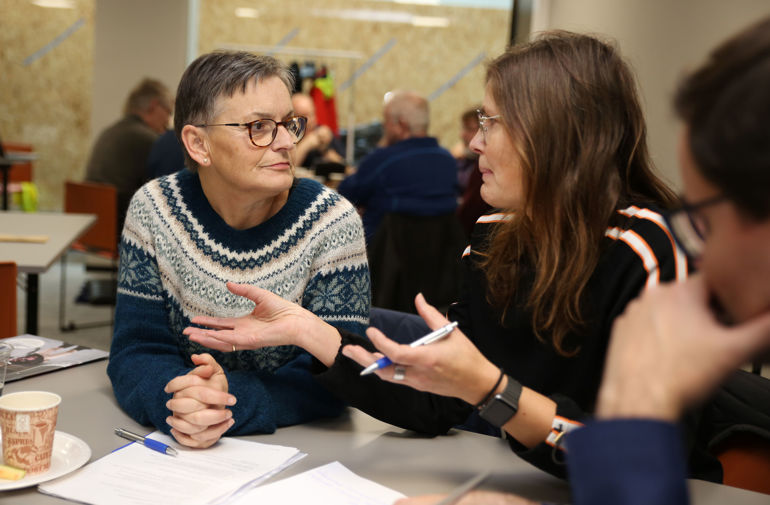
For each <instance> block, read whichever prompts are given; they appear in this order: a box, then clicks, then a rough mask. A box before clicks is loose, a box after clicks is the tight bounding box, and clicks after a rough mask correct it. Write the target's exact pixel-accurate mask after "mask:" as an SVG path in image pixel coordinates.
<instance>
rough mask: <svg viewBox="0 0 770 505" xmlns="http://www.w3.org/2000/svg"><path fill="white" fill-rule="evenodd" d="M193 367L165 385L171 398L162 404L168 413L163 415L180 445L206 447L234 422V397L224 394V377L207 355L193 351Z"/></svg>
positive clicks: (226, 385)
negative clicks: (169, 414) (171, 394)
mask: <svg viewBox="0 0 770 505" xmlns="http://www.w3.org/2000/svg"><path fill="white" fill-rule="evenodd" d="M192 361H193V363H194V364H195V365H196V367H195V368H194V369H193V370H191V371H190V372H188V373H187V374H186V375H181V376H179V377H175V378H174V379H172V380H171V381H169V383H168V384H167V385H166V387H165V391H166V393H173V395H174V396H173V397H172V398H171V399H170V400H169V401H168V402H167V403H166V407H167V408H168V409H169V410H170V411H171V412H172V415H171V416H169V417H167V418H166V422H167V423H168V424H169V425H170V426H171V434H172V435H173V437H174V438H175V439H176V440H177V442H179V443H180V444H182V445H186V446H188V447H197V448H206V447H209V446H211V445H213V444H214V443H216V441H217V440H219V439H220V438H221V437H222V435H223V434H224V433H225V432H226V431H227V430H228V429H229V428H230V427H231V426H232V425H233V424H234V422H235V421H233V419H232V417H233V414H232V411H230V410H229V409H227V408H226V407H227V406H232V405H235V402H236V399H235V397H234V396H233V395H231V394H228V392H227V390H228V384H227V377H226V376H225V373H224V370H223V369H222V367H221V365H219V363H217V362H216V360H214V358H213V357H212V356H211V355H210V354H194V355H193V356H192Z"/></svg>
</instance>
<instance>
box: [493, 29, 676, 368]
mask: <svg viewBox="0 0 770 505" xmlns="http://www.w3.org/2000/svg"><path fill="white" fill-rule="evenodd" d="M487 84H488V86H489V90H490V93H491V94H492V98H493V99H494V101H495V103H496V104H497V107H498V109H499V112H500V114H501V115H502V123H503V125H504V127H505V129H506V132H507V133H508V135H509V136H510V138H511V139H512V140H513V144H514V146H515V148H516V150H517V154H518V159H517V160H515V161H516V162H518V163H519V164H520V167H521V172H522V179H523V180H522V184H523V187H522V194H523V208H522V209H517V212H516V214H515V216H514V219H512V220H510V221H504V222H502V223H500V224H499V225H498V227H497V228H496V229H495V230H494V232H493V234H492V236H491V238H490V241H489V247H488V249H487V253H486V257H485V258H484V260H483V262H482V266H483V268H484V269H485V272H486V277H487V281H488V285H489V289H488V296H487V298H488V299H489V301H490V302H491V303H493V304H494V305H496V306H499V307H502V308H503V318H504V317H505V311H506V309H507V307H508V306H509V305H510V304H511V303H512V300H513V299H514V295H515V293H516V289H517V285H518V280H519V275H520V273H519V270H520V268H519V267H520V266H521V265H522V263H526V264H527V265H531V267H532V268H533V269H534V279H533V283H532V287H531V291H530V292H529V295H528V298H527V299H526V304H527V308H528V309H529V310H531V311H532V327H533V329H534V332H535V334H536V335H537V337H538V338H539V339H541V340H546V339H545V337H544V335H545V334H546V333H547V334H548V335H549V338H548V340H549V341H550V342H551V343H552V344H553V346H554V347H555V348H556V350H557V352H559V353H560V354H563V355H571V354H574V353H576V352H577V350H578V346H576V345H575V344H574V343H573V344H571V345H570V349H567V348H566V347H565V345H564V338H565V337H566V335H567V333H568V332H570V331H576V330H579V329H580V328H581V327H582V326H583V325H584V324H585V321H584V319H583V303H584V302H583V301H582V295H583V293H584V290H585V288H586V285H587V284H588V280H589V278H590V277H591V275H592V274H593V272H594V270H595V268H596V265H597V264H598V262H599V257H600V255H601V243H602V240H603V238H604V232H605V230H606V228H607V225H608V224H609V223H610V220H611V219H612V218H613V216H614V214H615V211H616V210H617V209H619V208H623V207H625V206H627V205H628V204H629V203H630V202H644V203H648V202H649V203H655V204H658V205H660V206H661V207H664V208H667V207H670V206H672V205H673V204H674V203H675V201H676V197H675V195H674V194H673V193H672V192H671V191H670V190H669V189H668V188H667V187H666V185H665V184H664V183H663V182H662V181H661V180H660V179H659V178H658V177H657V176H656V175H655V173H654V171H653V166H652V162H651V161H650V157H649V154H648V152H647V143H646V127H645V121H644V116H643V114H642V110H641V107H640V106H639V100H638V98H637V95H636V84H635V81H634V78H633V75H632V73H631V71H630V69H629V67H628V66H627V65H626V63H625V62H624V61H623V60H622V58H621V57H620V56H619V54H618V53H617V51H616V50H615V49H614V48H613V47H612V46H610V45H608V44H606V43H604V42H601V41H599V40H597V39H596V38H594V37H590V36H588V35H581V34H575V33H569V32H563V31H555V32H549V33H545V34H544V35H543V36H541V37H540V38H539V39H537V40H535V41H533V42H530V43H528V44H525V45H521V46H515V47H512V48H510V49H508V50H507V51H506V52H505V53H503V54H502V55H501V56H499V57H498V58H496V59H495V60H493V61H492V62H491V63H490V64H489V66H488V68H487Z"/></svg>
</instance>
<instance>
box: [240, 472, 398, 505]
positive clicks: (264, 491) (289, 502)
mask: <svg viewBox="0 0 770 505" xmlns="http://www.w3.org/2000/svg"><path fill="white" fill-rule="evenodd" d="M403 497H404V495H403V494H401V493H399V492H397V491H394V490H392V489H390V488H387V487H385V486H382V485H380V484H377V483H376V482H373V481H371V480H368V479H364V478H363V477H360V476H358V475H356V474H354V473H353V472H351V471H350V470H348V469H347V468H346V467H345V466H343V465H342V464H341V463H340V462H339V461H334V462H332V463H329V464H327V465H323V466H319V467H317V468H314V469H312V470H308V471H307V472H303V473H300V474H298V475H295V476H293V477H287V478H286V479H283V480H279V481H278V482H274V483H271V484H264V485H262V486H260V487H257V488H254V489H251V490H249V491H248V492H245V493H243V494H239V495H238V496H237V497H235V499H234V500H233V501H231V502H230V504H231V505H247V504H249V505H253V504H255V503H266V504H267V503H269V504H273V503H275V504H281V505H307V504H308V503H312V504H313V505H392V503H393V502H394V501H396V500H397V499H399V498H403Z"/></svg>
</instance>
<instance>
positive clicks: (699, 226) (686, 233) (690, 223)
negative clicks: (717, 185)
mask: <svg viewBox="0 0 770 505" xmlns="http://www.w3.org/2000/svg"><path fill="white" fill-rule="evenodd" d="M725 200H727V195H724V194H720V195H716V196H713V197H711V198H706V199H705V200H701V201H700V202H697V203H686V202H685V203H683V204H682V206H681V207H679V208H678V209H674V210H672V211H670V212H667V213H665V214H664V215H663V217H664V218H665V220H666V223H667V224H668V227H669V229H671V232H672V234H673V236H674V240H675V241H676V243H677V245H678V246H679V247H680V248H681V249H682V250H683V251H684V252H685V254H687V256H688V257H689V258H690V259H698V258H700V256H701V255H702V254H703V246H704V244H705V242H706V237H707V236H708V234H709V226H708V221H706V220H705V219H704V218H703V216H702V215H701V214H700V211H701V210H703V209H704V208H706V207H711V206H712V205H716V204H718V203H721V202H723V201H725Z"/></svg>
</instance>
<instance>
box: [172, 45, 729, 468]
mask: <svg viewBox="0 0 770 505" xmlns="http://www.w3.org/2000/svg"><path fill="white" fill-rule="evenodd" d="M543 83H548V85H547V86H546V85H543ZM608 97H611V98H612V99H609V98H608ZM478 120H479V129H478V131H477V132H476V135H475V137H474V139H473V141H472V142H471V148H472V149H473V150H474V151H476V152H477V153H478V154H479V168H480V170H481V173H482V177H483V185H482V187H481V195H482V197H483V198H484V200H485V201H487V203H489V204H490V205H492V206H493V207H496V208H497V209H498V210H497V211H496V212H494V213H491V214H488V215H485V216H482V217H481V218H480V219H479V221H478V222H477V224H476V226H475V229H474V232H473V236H472V238H471V244H470V246H469V247H468V248H467V250H466V252H465V253H464V254H463V259H462V261H463V263H464V267H465V279H464V288H463V290H462V294H461V296H460V299H459V300H458V302H457V303H456V304H454V305H453V306H451V307H450V309H449V313H448V316H447V317H444V316H443V315H442V314H441V313H439V312H438V311H437V310H436V309H435V308H434V307H432V306H431V305H429V304H428V302H427V301H426V300H425V299H424V298H423V297H422V296H421V295H418V296H417V297H416V300H415V304H416V307H417V310H418V312H419V314H420V315H421V316H422V317H423V318H424V319H425V321H426V323H427V324H428V326H429V327H430V328H432V329H436V328H439V327H441V326H444V325H446V324H447V322H448V321H457V322H459V328H458V329H456V330H455V331H453V332H452V333H451V334H450V335H449V336H448V337H447V338H445V339H443V340H441V341H439V342H436V343H434V344H431V345H426V346H422V347H416V348H413V347H410V346H407V345H399V344H397V343H396V342H394V341H392V340H390V339H388V338H387V337H386V336H385V335H383V334H382V333H381V332H379V331H377V330H376V329H373V328H370V329H369V330H368V331H367V335H368V337H369V338H370V339H371V341H369V340H368V339H367V338H365V337H363V336H358V335H355V334H353V333H351V332H347V331H338V329H336V328H333V327H331V326H330V325H328V324H325V323H324V322H323V321H321V320H320V319H318V318H317V317H315V316H314V315H313V314H312V313H310V312H309V311H307V310H304V309H302V308H301V307H298V306H296V305H292V304H291V303H289V302H288V301H285V300H282V299H281V298H280V297H278V296H275V295H274V294H271V293H269V292H267V291H265V290H260V289H257V288H254V287H252V286H241V285H235V284H231V285H230V286H231V291H232V292H233V293H234V294H236V295H241V296H245V297H247V298H250V299H251V300H253V301H255V302H256V309H255V310H254V312H253V313H252V314H251V315H249V316H246V317H241V318H210V317H196V318H194V319H193V323H195V324H198V325H203V326H207V327H209V329H201V328H195V327H190V328H187V329H186V330H185V333H186V334H187V335H189V337H190V339H191V340H193V341H195V342H198V343H201V344H203V345H205V346H207V347H210V348H213V349H217V350H220V351H227V350H229V349H230V348H231V347H232V346H233V345H236V346H237V347H238V348H239V349H241V348H249V349H258V348H269V347H270V346H275V345H283V344H294V345H299V346H301V347H303V348H305V349H307V350H308V351H309V352H310V353H311V354H313V356H315V358H316V362H315V369H314V370H315V374H316V378H317V379H318V380H319V382H320V383H322V384H324V385H325V386H327V387H328V388H329V389H330V390H332V391H334V392H335V393H337V394H338V395H339V396H340V397H342V398H343V399H345V400H346V401H348V402H349V403H350V404H351V405H353V406H355V407H357V408H359V409H361V410H363V411H365V412H367V413H369V414H370V415H373V416H374V417H377V418H379V419H382V420H384V421H387V422H390V423H392V424H395V425H397V426H400V427H404V428H408V429H413V430H416V431H419V432H423V433H428V434H432V435H435V434H443V433H446V432H447V431H448V430H449V429H450V428H452V427H453V426H456V425H460V424H463V423H464V422H466V420H467V421H468V424H473V425H474V428H476V429H477V430H478V431H482V430H483V429H484V428H482V426H481V424H482V423H480V422H479V419H478V417H476V416H479V417H480V418H481V419H482V420H483V421H484V422H485V423H486V427H487V428H495V429H497V433H498V434H499V433H500V429H502V430H503V431H504V432H505V433H506V437H507V439H508V441H509V443H510V446H511V449H512V450H513V451H514V452H516V453H517V454H519V455H520V456H521V457H523V458H525V459H526V460H528V461H530V462H531V463H533V464H535V465H537V466H539V467H540V468H543V469H545V470H547V471H549V472H551V473H554V474H556V475H561V476H563V475H564V473H565V468H564V464H563V461H564V453H563V452H564V446H563V445H562V444H561V441H562V438H563V434H564V433H566V432H568V431H570V430H572V429H574V428H577V427H579V426H580V425H581V424H582V423H583V422H584V421H585V420H586V419H587V418H589V417H590V415H591V414H592V413H593V411H594V406H595V403H596V397H597V392H598V390H599V383H600V380H601V373H602V368H603V364H604V358H605V353H606V349H607V345H608V341H609V335H610V329H611V326H612V323H613V321H614V320H615V318H616V317H617V316H618V315H620V314H621V313H622V312H623V310H624V309H625V307H626V305H627V304H628V302H629V301H630V300H632V299H633V298H634V297H636V296H637V295H638V294H639V293H640V292H641V291H643V290H645V289H649V288H652V287H655V286H657V285H658V284H659V283H661V282H665V281H669V280H678V281H680V282H681V281H684V280H685V279H686V277H687V273H688V266H687V260H686V258H685V256H684V254H682V253H681V252H679V251H678V250H677V248H676V247H675V244H674V242H673V240H672V238H671V236H670V233H669V230H668V228H667V226H666V225H665V223H664V221H663V218H662V216H661V210H662V209H665V208H669V207H671V206H672V205H674V204H675V202H676V197H675V195H674V194H673V193H672V192H671V191H670V190H669V189H668V188H667V187H666V186H665V185H664V184H663V182H662V181H661V180H660V179H659V178H658V177H657V176H656V175H655V173H654V171H653V168H652V163H651V161H650V159H649V156H648V152H647V143H646V132H645V122H644V118H643V116H642V112H641V108H640V106H639V101H638V98H637V95H636V84H635V82H634V79H633V77H632V74H631V72H630V70H629V68H628V66H627V65H626V64H625V63H624V62H623V60H622V58H621V57H620V56H619V54H618V52H617V51H616V50H615V49H614V48H613V47H611V46H610V45H608V44H606V43H603V42H601V41H599V40H597V39H596V38H593V37H590V36H587V35H581V34H575V33H568V32H552V33H547V34H545V35H544V36H542V37H540V38H539V39H537V40H536V41H534V42H531V43H529V44H526V45H523V46H516V47H513V48H511V49H509V50H508V51H506V52H505V53H503V54H502V55H501V56H499V57H497V58H496V59H494V60H493V61H492V62H491V63H490V64H489V66H488V69H487V79H486V92H485V94H484V100H483V108H482V109H481V111H480V112H479V115H478ZM378 353H382V354H384V355H386V356H388V357H390V359H391V360H393V362H394V363H395V365H392V366H388V367H386V368H382V369H380V370H378V371H377V372H376V375H377V376H378V377H379V379H378V378H377V377H373V376H367V377H359V373H360V372H361V366H362V365H363V366H368V365H370V364H371V363H373V362H374V361H375V360H376V359H377V357H378V356H379V354H378ZM380 379H381V380H380ZM404 386H408V387H404ZM489 425H491V427H490V426H489ZM700 463H701V462H700V461H698V462H696V464H694V466H693V468H694V469H698V470H699V471H703V469H704V468H706V466H707V465H706V466H704V465H701V464H700ZM714 463H715V464H717V465H718V462H716V461H714ZM717 469H718V467H717ZM704 473H705V472H704ZM701 475H703V474H701ZM704 476H706V477H710V478H712V477H713V478H714V479H718V478H719V477H720V475H719V474H718V470H717V475H715V476H714V475H713V474H705V475H704Z"/></svg>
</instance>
